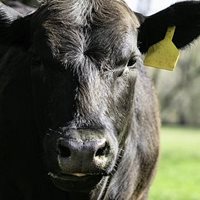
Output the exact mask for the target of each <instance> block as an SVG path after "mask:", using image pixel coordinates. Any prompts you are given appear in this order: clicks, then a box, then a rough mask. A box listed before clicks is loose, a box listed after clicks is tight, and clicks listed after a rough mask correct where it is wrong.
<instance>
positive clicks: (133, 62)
mask: <svg viewBox="0 0 200 200" xmlns="http://www.w3.org/2000/svg"><path fill="white" fill-rule="evenodd" d="M135 63H136V58H135V57H131V58H130V59H129V61H128V64H127V66H128V67H131V66H133V65H135Z"/></svg>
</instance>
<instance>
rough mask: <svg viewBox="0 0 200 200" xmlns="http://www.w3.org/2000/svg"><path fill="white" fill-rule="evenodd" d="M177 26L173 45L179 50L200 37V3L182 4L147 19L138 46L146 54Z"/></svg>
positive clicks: (141, 29)
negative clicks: (172, 27) (168, 31)
mask: <svg viewBox="0 0 200 200" xmlns="http://www.w3.org/2000/svg"><path fill="white" fill-rule="evenodd" d="M170 26H175V27H176V30H175V34H174V36H173V43H174V44H175V45H176V47H177V48H178V49H181V48H183V47H185V46H186V45H188V44H190V43H191V42H192V41H193V40H194V39H196V38H197V37H198V36H199V35H200V2H198V1H190V2H180V3H176V4H174V5H172V6H170V7H168V8H166V9H165V10H162V11H160V12H158V13H156V14H154V15H151V16H149V17H146V18H145V20H144V22H142V23H141V26H140V28H139V33H138V46H139V49H140V51H141V52H142V53H146V52H147V50H148V49H149V47H150V46H152V45H153V44H156V43H157V42H159V41H160V40H162V39H164V37H165V34H166V31H167V29H168V27H170Z"/></svg>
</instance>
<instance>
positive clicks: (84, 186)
mask: <svg viewBox="0 0 200 200" xmlns="http://www.w3.org/2000/svg"><path fill="white" fill-rule="evenodd" d="M48 175H49V176H50V178H51V180H52V182H53V183H54V184H55V186H56V187H58V188H59V189H61V190H64V191H68V192H73V191H76V192H77V191H79V192H89V191H91V190H92V189H94V188H95V186H96V185H97V184H98V183H99V182H100V181H101V179H102V178H103V177H104V176H103V175H102V174H81V173H73V174H54V173H49V174H48Z"/></svg>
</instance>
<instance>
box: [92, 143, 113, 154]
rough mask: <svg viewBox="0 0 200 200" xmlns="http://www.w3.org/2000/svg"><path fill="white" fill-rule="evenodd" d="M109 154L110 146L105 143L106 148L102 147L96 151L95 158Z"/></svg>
mask: <svg viewBox="0 0 200 200" xmlns="http://www.w3.org/2000/svg"><path fill="white" fill-rule="evenodd" d="M109 152H110V146H109V145H108V143H107V142H105V144H104V146H102V147H101V148H99V149H98V150H97V151H96V153H95V157H97V156H98V157H101V156H107V155H108V154H109Z"/></svg>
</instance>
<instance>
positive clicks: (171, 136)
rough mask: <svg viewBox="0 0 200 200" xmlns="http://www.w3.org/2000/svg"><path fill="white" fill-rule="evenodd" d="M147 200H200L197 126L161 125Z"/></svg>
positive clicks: (199, 135) (199, 147)
mask: <svg viewBox="0 0 200 200" xmlns="http://www.w3.org/2000/svg"><path fill="white" fill-rule="evenodd" d="M149 199H150V200H200V129H195V128H185V127H164V128H162V131H161V156H160V162H159V165H158V173H157V175H156V178H155V180H154V183H153V186H152V187H151V192H150V198H149Z"/></svg>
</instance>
